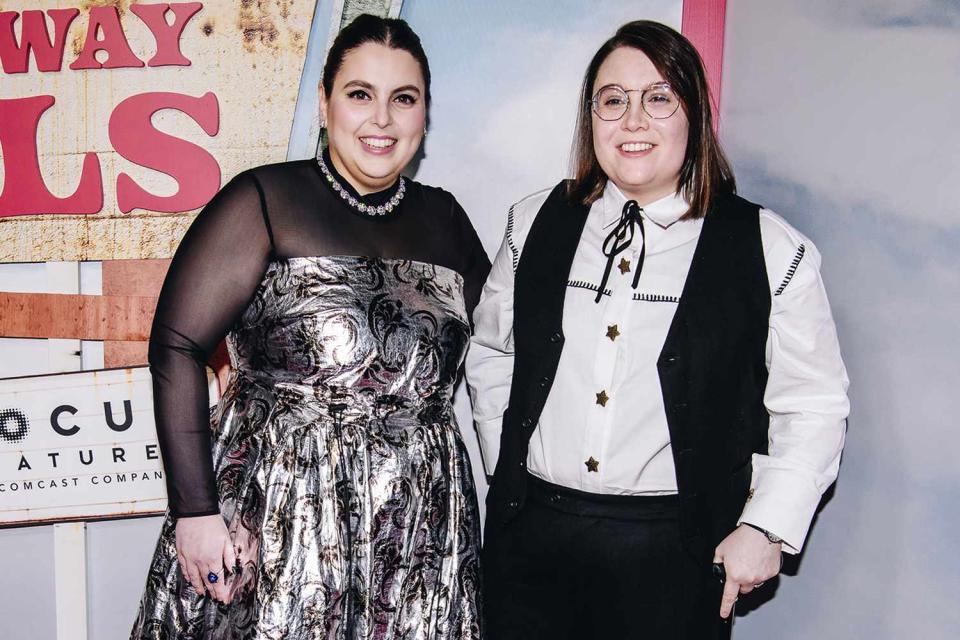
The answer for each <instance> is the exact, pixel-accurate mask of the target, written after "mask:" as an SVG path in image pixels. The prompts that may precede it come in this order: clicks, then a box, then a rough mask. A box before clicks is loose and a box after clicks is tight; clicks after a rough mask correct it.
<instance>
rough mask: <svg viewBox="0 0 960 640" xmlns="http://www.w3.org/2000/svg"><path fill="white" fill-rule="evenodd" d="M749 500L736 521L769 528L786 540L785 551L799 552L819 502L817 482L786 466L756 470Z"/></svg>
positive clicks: (768, 529)
mask: <svg viewBox="0 0 960 640" xmlns="http://www.w3.org/2000/svg"><path fill="white" fill-rule="evenodd" d="M754 469H755V471H754V474H753V477H752V478H751V483H750V493H749V495H748V496H747V503H746V505H745V506H744V508H743V512H742V513H741V514H740V519H739V520H737V524H738V525H739V524H740V523H743V522H749V523H750V524H752V525H754V526H757V527H760V528H761V529H766V530H767V531H769V532H770V533H772V534H773V535H775V536H777V537H778V538H781V539H782V540H783V551H784V552H785V553H789V554H797V553H800V550H801V549H802V548H803V542H804V540H805V539H806V537H807V531H808V530H809V529H810V523H811V521H812V520H813V515H814V513H816V510H817V506H818V505H819V504H820V497H821V495H820V491H819V490H818V489H817V486H816V482H814V481H813V480H812V479H809V478H806V477H805V474H802V473H801V472H797V471H792V470H786V469H769V468H768V469H756V466H755V467H754Z"/></svg>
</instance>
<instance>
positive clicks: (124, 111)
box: [110, 93, 220, 213]
mask: <svg viewBox="0 0 960 640" xmlns="http://www.w3.org/2000/svg"><path fill="white" fill-rule="evenodd" d="M161 109H177V110H179V111H182V112H183V113H186V114H187V115H188V116H190V117H191V118H193V119H194V120H195V121H196V122H197V124H199V125H200V127H201V128H202V129H203V131H204V132H205V133H206V134H207V135H208V136H215V135H217V132H218V131H219V130H220V107H219V103H218V102H217V96H215V95H213V94H212V93H207V94H205V95H203V96H202V97H200V98H193V97H191V96H185V95H182V94H179V93H144V94H141V95H138V96H132V97H130V98H127V99H126V100H124V101H123V102H121V103H120V104H118V105H117V108H116V109H114V110H113V115H112V116H110V142H111V143H112V144H113V148H114V149H116V150H117V153H119V154H120V155H121V156H123V157H124V158H126V159H127V160H129V161H130V162H133V163H136V164H139V165H140V166H143V167H148V168H150V169H156V170H157V171H160V172H162V173H165V174H167V175H169V176H172V177H173V178H174V179H175V180H176V181H177V184H179V185H180V189H179V191H177V193H176V194H174V195H172V196H169V197H161V196H155V195H153V194H151V193H148V192H147V191H146V190H144V189H143V188H142V187H140V186H139V185H138V184H137V183H136V182H134V181H133V178H131V177H130V176H128V175H127V174H125V173H121V174H120V175H119V176H117V206H118V207H120V211H122V212H123V213H127V212H129V211H132V210H133V209H147V210H150V211H163V212H166V213H175V212H179V211H189V210H190V209H196V208H197V207H202V206H203V205H205V204H207V202H209V201H210V198H212V197H213V196H214V195H215V194H216V193H217V190H218V189H220V165H218V164H217V161H216V159H215V158H214V157H213V156H212V155H210V154H209V153H208V152H207V151H206V150H205V149H201V148H200V147H198V146H197V145H195V144H193V143H192V142H187V141H186V140H181V139H180V138H175V137H173V136H171V135H167V134H166V133H163V132H162V131H157V130H156V129H154V128H153V125H151V124H150V117H151V116H152V115H153V114H154V113H156V112H157V111H160V110H161Z"/></svg>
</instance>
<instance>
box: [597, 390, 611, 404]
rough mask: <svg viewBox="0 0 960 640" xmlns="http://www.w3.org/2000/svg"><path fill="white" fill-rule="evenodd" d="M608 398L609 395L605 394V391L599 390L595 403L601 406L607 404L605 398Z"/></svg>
mask: <svg viewBox="0 0 960 640" xmlns="http://www.w3.org/2000/svg"><path fill="white" fill-rule="evenodd" d="M609 399H610V396H608V395H607V392H606V391H601V392H600V393H598V394H597V404H598V405H600V406H601V407H605V406H607V400H609Z"/></svg>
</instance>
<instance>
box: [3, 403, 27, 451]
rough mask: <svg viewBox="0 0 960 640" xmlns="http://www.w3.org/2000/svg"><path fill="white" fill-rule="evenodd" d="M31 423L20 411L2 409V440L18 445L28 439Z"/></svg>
mask: <svg viewBox="0 0 960 640" xmlns="http://www.w3.org/2000/svg"><path fill="white" fill-rule="evenodd" d="M29 432H30V421H29V420H27V416H26V414H25V413H24V412H23V411H21V410H20V409H0V439H3V441H4V442H9V443H11V444H16V443H18V442H23V441H24V440H26V439H27V434H28V433H29Z"/></svg>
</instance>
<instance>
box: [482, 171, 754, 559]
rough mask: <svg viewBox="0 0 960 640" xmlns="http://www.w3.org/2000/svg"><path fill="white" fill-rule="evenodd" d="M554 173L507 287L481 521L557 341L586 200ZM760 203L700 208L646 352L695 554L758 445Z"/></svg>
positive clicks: (503, 505)
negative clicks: (506, 373) (681, 269)
mask: <svg viewBox="0 0 960 640" xmlns="http://www.w3.org/2000/svg"><path fill="white" fill-rule="evenodd" d="M565 189H566V184H565V183H560V184H559V185H557V187H556V188H555V189H554V190H553V192H552V193H551V194H550V196H549V197H548V198H547V201H546V202H545V203H544V205H543V207H541V209H540V212H539V213H538V214H537V218H536V220H535V221H534V223H533V226H532V227H531V229H530V234H529V236H528V237H527V240H526V243H525V244H524V248H523V253H522V255H521V258H520V262H519V265H518V267H517V273H516V280H515V288H514V320H513V331H514V348H515V360H514V368H513V384H512V387H511V389H510V401H509V405H508V408H507V410H506V412H505V414H504V417H503V430H502V433H501V436H500V456H499V459H498V462H497V468H496V471H495V472H494V476H493V482H492V484H491V487H490V492H489V494H488V496H487V522H488V526H492V527H495V526H497V525H498V524H503V523H505V522H507V521H509V520H510V519H511V518H512V517H513V516H514V515H515V514H516V513H517V512H518V511H519V510H520V508H521V507H522V506H523V504H524V501H525V499H526V493H527V469H526V460H527V449H528V447H529V443H530V436H531V435H532V434H533V431H534V429H535V427H536V425H537V422H538V420H539V418H540V414H541V412H542V411H543V407H544V404H545V403H546V400H547V395H548V394H549V392H550V388H551V385H552V383H553V377H554V375H555V373H556V371H557V364H558V363H559V361H560V352H561V351H562V350H563V343H564V335H563V329H562V318H563V302H564V296H565V293H566V289H567V279H568V276H569V273H570V267H571V265H572V263H573V258H574V254H575V252H576V249H577V245H578V243H579V242H580V235H581V233H582V232H583V226H584V223H585V222H586V219H587V214H588V212H589V207H588V206H583V205H573V204H570V203H569V201H568V200H567V198H566V195H565ZM759 211H760V208H759V207H758V206H757V205H755V204H751V203H749V202H747V201H746V200H744V199H742V198H739V197H737V196H734V195H724V196H719V197H717V198H716V199H715V203H714V205H713V207H712V208H711V210H710V212H709V213H708V214H707V216H706V217H705V218H704V223H703V229H702V231H701V233H700V239H699V241H698V243H697V247H696V250H695V252H694V255H693V263H692V264H691V266H690V271H689V273H688V275H687V280H686V283H685V284H684V287H683V293H682V295H681V296H680V302H679V305H678V306H677V311H676V314H675V316H674V318H673V323H672V324H671V326H670V331H669V333H668V334H667V338H666V341H665V343H664V346H663V350H662V351H661V353H660V357H659V359H658V360H657V370H658V371H659V374H660V385H661V390H662V392H663V403H664V407H665V409H666V415H667V424H668V426H669V429H670V440H671V446H672V448H673V459H674V463H675V464H676V472H677V487H678V490H679V495H680V500H681V516H680V518H681V535H682V537H683V542H684V544H685V545H686V546H687V548H688V549H690V550H691V551H693V552H694V553H696V554H697V555H701V554H706V553H712V552H713V547H714V546H715V545H716V544H717V543H719V542H720V540H722V539H723V538H724V537H725V536H726V535H727V534H728V533H730V532H731V531H732V530H733V529H734V527H735V526H736V521H737V518H738V517H739V515H740V513H741V511H742V510H743V506H744V503H745V501H746V499H747V494H748V491H749V487H750V475H751V465H750V459H751V455H752V454H753V453H754V452H758V453H765V452H766V450H767V430H768V426H769V415H768V414H767V410H766V408H765V407H764V404H763V393H764V389H765V388H766V384H767V368H766V363H765V358H764V355H765V349H766V342H767V328H768V323H769V316H770V289H769V285H768V282H767V274H766V266H765V263H764V259H763V245H762V243H761V239H760V218H759Z"/></svg>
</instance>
